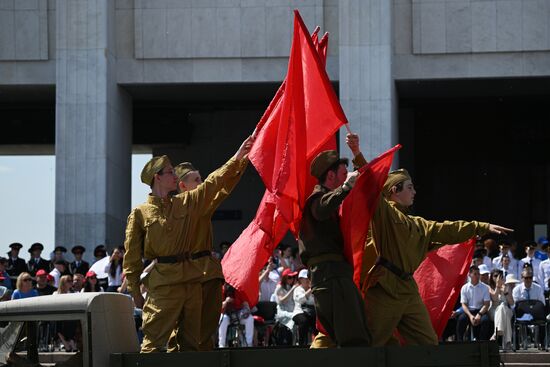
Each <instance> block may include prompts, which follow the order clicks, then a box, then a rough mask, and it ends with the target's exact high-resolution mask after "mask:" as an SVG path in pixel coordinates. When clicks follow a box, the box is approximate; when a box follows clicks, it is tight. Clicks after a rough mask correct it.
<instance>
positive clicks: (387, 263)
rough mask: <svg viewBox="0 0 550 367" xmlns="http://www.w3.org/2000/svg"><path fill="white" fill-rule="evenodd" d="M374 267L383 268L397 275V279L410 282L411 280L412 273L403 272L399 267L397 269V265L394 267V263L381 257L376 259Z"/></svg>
mask: <svg viewBox="0 0 550 367" xmlns="http://www.w3.org/2000/svg"><path fill="white" fill-rule="evenodd" d="M376 265H380V266H383V267H385V268H386V269H388V270H389V271H391V272H392V273H394V274H395V275H397V277H398V278H399V279H401V280H411V279H412V278H413V274H412V273H407V272H404V271H403V270H401V269H400V268H399V267H397V265H395V264H394V263H392V262H391V261H389V260H388V259H386V258H383V257H382V256H379V257H378V258H377V259H376Z"/></svg>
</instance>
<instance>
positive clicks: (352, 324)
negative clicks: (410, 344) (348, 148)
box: [299, 150, 371, 348]
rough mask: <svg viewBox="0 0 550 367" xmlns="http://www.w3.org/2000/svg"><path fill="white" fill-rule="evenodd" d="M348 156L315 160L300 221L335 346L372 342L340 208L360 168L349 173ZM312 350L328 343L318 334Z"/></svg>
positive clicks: (319, 307) (318, 305) (303, 247)
mask: <svg viewBox="0 0 550 367" xmlns="http://www.w3.org/2000/svg"><path fill="white" fill-rule="evenodd" d="M346 166H347V159H340V157H339V156H338V152H336V151H334V150H329V151H325V152H322V153H320V154H319V155H317V157H315V159H314V160H313V161H312V163H311V174H312V175H313V176H314V177H316V178H317V179H318V180H319V185H317V186H315V189H314V190H313V193H312V194H311V195H310V197H309V198H308V199H307V201H306V205H305V207H304V212H303V216H302V222H301V225H300V242H299V245H300V257H301V259H302V261H303V263H304V264H306V265H307V266H308V268H309V270H310V273H311V283H312V289H313V295H314V297H315V310H316V312H317V317H318V319H319V321H320V322H321V324H322V325H323V327H324V328H325V330H326V331H327V333H328V335H329V336H330V338H331V339H332V340H334V342H335V343H336V345H338V346H342V347H347V346H368V345H369V344H370V341H371V336H370V333H369V330H368V327H367V321H366V319H365V305H364V302H363V299H362V297H361V294H360V293H359V290H358V289H357V287H356V286H355V284H354V283H353V267H352V266H351V265H350V264H349V263H348V262H347V261H346V260H345V258H344V239H343V236H342V232H341V230H340V224H339V215H338V208H339V207H340V204H341V203H342V201H343V200H344V199H345V197H346V196H347V195H348V193H349V191H350V190H351V189H352V187H353V185H354V183H355V178H356V177H357V172H354V173H352V174H351V175H350V177H347V174H348V171H347V168H346ZM319 338H320V339H317V337H316V340H315V342H314V343H313V344H312V348H319V347H327V346H328V345H326V341H327V338H324V336H323V335H320V336H319Z"/></svg>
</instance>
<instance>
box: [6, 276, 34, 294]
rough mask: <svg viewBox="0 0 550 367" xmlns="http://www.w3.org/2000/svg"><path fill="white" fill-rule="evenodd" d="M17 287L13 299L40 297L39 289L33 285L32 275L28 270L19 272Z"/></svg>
mask: <svg viewBox="0 0 550 367" xmlns="http://www.w3.org/2000/svg"><path fill="white" fill-rule="evenodd" d="M15 288H16V289H15V290H14V291H13V293H12V295H11V299H22V298H29V297H38V291H37V290H36V289H34V288H33V287H32V278H31V275H30V274H29V273H27V272H23V273H21V274H19V276H18V277H17V283H16V285H15Z"/></svg>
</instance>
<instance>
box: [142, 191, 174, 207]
mask: <svg viewBox="0 0 550 367" xmlns="http://www.w3.org/2000/svg"><path fill="white" fill-rule="evenodd" d="M171 201H172V197H171V196H169V197H167V198H165V199H163V198H159V197H158V196H155V195H152V194H149V196H147V203H149V204H153V205H156V206H161V205H162V204H167V203H169V202H171Z"/></svg>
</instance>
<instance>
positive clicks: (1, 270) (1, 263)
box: [0, 257, 27, 290]
mask: <svg viewBox="0 0 550 367" xmlns="http://www.w3.org/2000/svg"><path fill="white" fill-rule="evenodd" d="M23 264H25V262H24V261H23ZM7 266H8V259H6V258H5V257H0V277H2V278H3V280H2V281H0V286H1V287H6V288H8V289H9V290H11V289H13V285H12V283H11V278H10V274H9V273H8V272H7V270H6V269H7ZM26 268H27V265H25V269H26Z"/></svg>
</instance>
